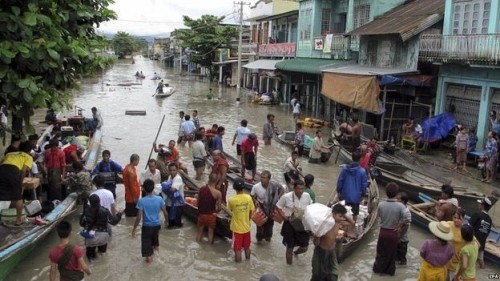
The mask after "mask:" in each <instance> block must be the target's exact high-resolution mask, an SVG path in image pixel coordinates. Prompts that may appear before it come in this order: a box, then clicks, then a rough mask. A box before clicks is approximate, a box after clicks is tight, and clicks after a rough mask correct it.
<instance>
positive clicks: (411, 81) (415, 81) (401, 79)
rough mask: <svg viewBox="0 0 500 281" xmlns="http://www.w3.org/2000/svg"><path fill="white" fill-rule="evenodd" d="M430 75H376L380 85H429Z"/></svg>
mask: <svg viewBox="0 0 500 281" xmlns="http://www.w3.org/2000/svg"><path fill="white" fill-rule="evenodd" d="M432 78H433V77H432V76H428V75H406V76H393V75H382V76H379V77H378V80H379V84H380V86H386V85H409V86H414V87H430V86H431V84H430V82H431V80H432Z"/></svg>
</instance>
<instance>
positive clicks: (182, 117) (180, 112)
mask: <svg viewBox="0 0 500 281" xmlns="http://www.w3.org/2000/svg"><path fill="white" fill-rule="evenodd" d="M184 115H185V114H184V111H179V119H180V122H179V132H178V134H177V135H178V138H177V144H180V143H181V141H182V137H183V136H184V133H183V132H182V123H184Z"/></svg>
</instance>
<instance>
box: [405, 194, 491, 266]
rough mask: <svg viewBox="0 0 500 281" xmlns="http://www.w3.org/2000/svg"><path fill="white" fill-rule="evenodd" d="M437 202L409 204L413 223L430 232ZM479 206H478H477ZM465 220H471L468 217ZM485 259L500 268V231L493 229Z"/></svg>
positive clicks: (488, 240)
mask: <svg viewBox="0 0 500 281" xmlns="http://www.w3.org/2000/svg"><path fill="white" fill-rule="evenodd" d="M435 205H436V203H435V202H426V203H419V204H408V209H409V210H410V212H411V216H412V217H411V220H412V223H414V224H415V225H418V226H419V227H423V228H425V229H426V230H428V225H429V222H431V221H437V218H436V216H435V215H434V208H435ZM476 205H477V204H476ZM465 220H466V221H467V220H469V217H467V216H466V218H465ZM484 258H485V259H486V261H489V262H491V263H493V264H495V265H496V266H500V229H498V228H495V227H492V228H491V231H490V234H489V235H488V238H487V240H486V248H485V252H484Z"/></svg>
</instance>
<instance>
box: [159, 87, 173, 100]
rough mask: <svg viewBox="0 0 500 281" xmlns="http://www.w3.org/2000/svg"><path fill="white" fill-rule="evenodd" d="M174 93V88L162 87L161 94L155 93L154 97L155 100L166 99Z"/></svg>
mask: <svg viewBox="0 0 500 281" xmlns="http://www.w3.org/2000/svg"><path fill="white" fill-rule="evenodd" d="M174 93H175V88H174V87H172V86H166V85H163V92H161V93H156V94H155V97H157V98H167V97H170V96H171V95H173V94H174Z"/></svg>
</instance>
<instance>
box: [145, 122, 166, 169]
mask: <svg viewBox="0 0 500 281" xmlns="http://www.w3.org/2000/svg"><path fill="white" fill-rule="evenodd" d="M164 120H165V114H163V118H162V119H161V123H160V127H159V128H158V132H156V137H155V141H154V142H153V143H156V141H157V140H158V136H159V135H160V131H161V127H162V126H163V121H164ZM153 149H154V148H153V147H151V152H150V153H149V157H148V160H149V159H150V158H151V155H153ZM147 168H148V163H147V162H146V167H144V170H146V169H147Z"/></svg>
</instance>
